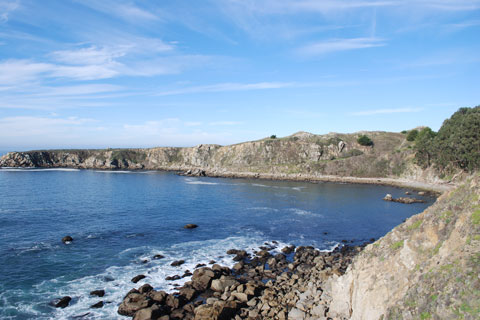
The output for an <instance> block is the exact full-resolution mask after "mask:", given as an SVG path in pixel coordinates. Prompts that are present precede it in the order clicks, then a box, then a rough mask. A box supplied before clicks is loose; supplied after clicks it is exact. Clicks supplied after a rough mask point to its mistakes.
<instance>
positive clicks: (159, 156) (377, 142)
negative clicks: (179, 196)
mask: <svg viewBox="0 0 480 320" xmlns="http://www.w3.org/2000/svg"><path fill="white" fill-rule="evenodd" d="M364 135H366V136H368V137H369V139H371V142H372V143H371V145H361V144H360V143H359V142H358V138H359V137H361V136H364ZM413 145H414V144H413V142H409V141H407V139H406V135H405V134H402V133H392V132H379V131H375V132H360V133H354V134H337V133H330V134H327V135H314V134H310V133H306V132H299V133H296V134H293V135H291V136H288V137H284V138H266V139H262V140H257V141H250V142H244V143H239V144H235V145H229V146H220V145H206V144H204V145H199V146H196V147H190V148H173V147H162V148H148V149H103V150H92V149H77V150H75V149H74V150H37V151H27V152H10V153H8V154H6V155H4V156H3V157H2V158H0V166H1V167H41V168H55V167H67V168H84V169H108V170H116V169H124V170H125V169H130V170H136V169H144V170H175V171H188V170H191V171H190V172H192V173H195V172H197V173H198V172H201V173H202V174H206V175H210V176H245V177H255V176H256V175H257V177H258V175H263V176H264V177H267V178H268V177H270V178H282V177H285V178H294V179H295V177H298V180H309V179H315V177H324V176H332V177H356V178H392V179H409V180H413V181H419V182H427V183H439V182H442V181H441V179H439V178H438V177H437V176H436V175H435V174H434V172H432V171H429V170H422V169H421V168H420V167H418V166H416V165H415V163H414V156H415V155H414V151H413ZM365 181H367V182H368V179H367V180H365ZM352 182H355V181H352ZM360 182H361V181H360Z"/></svg>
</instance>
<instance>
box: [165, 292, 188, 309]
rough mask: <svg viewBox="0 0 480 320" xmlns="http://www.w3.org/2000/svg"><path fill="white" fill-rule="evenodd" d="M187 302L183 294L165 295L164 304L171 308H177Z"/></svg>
mask: <svg viewBox="0 0 480 320" xmlns="http://www.w3.org/2000/svg"><path fill="white" fill-rule="evenodd" d="M186 303H187V299H185V297H184V296H174V295H173V294H169V295H167V299H166V300H165V305H166V306H168V307H170V308H171V309H178V308H181V307H183V306H184V305H185V304H186Z"/></svg>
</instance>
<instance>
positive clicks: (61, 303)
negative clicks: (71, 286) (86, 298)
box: [52, 296, 72, 309]
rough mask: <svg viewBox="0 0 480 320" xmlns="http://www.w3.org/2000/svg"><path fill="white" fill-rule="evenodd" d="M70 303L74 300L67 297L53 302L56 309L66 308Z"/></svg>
mask: <svg viewBox="0 0 480 320" xmlns="http://www.w3.org/2000/svg"><path fill="white" fill-rule="evenodd" d="M70 301H72V298H71V297H69V296H65V297H62V298H59V299H56V300H54V301H52V304H53V306H54V307H55V308H62V309H63V308H66V307H68V305H69V304H70Z"/></svg>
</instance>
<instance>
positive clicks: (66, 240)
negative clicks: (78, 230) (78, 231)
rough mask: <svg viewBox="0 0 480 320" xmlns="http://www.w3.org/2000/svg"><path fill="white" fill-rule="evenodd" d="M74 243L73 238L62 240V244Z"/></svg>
mask: <svg viewBox="0 0 480 320" xmlns="http://www.w3.org/2000/svg"><path fill="white" fill-rule="evenodd" d="M72 241H73V238H72V237H71V236H65V237H63V238H62V242H63V243H65V244H69V243H71V242H72Z"/></svg>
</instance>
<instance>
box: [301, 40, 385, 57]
mask: <svg viewBox="0 0 480 320" xmlns="http://www.w3.org/2000/svg"><path fill="white" fill-rule="evenodd" d="M385 45H386V43H385V40H383V39H379V38H351V39H332V40H327V41H320V42H316V43H312V44H309V45H306V46H304V47H301V48H299V49H297V50H296V52H297V53H298V54H300V55H303V56H318V55H324V54H329V53H332V52H338V51H349V50H358V49H366V48H373V47H382V46H385Z"/></svg>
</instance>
